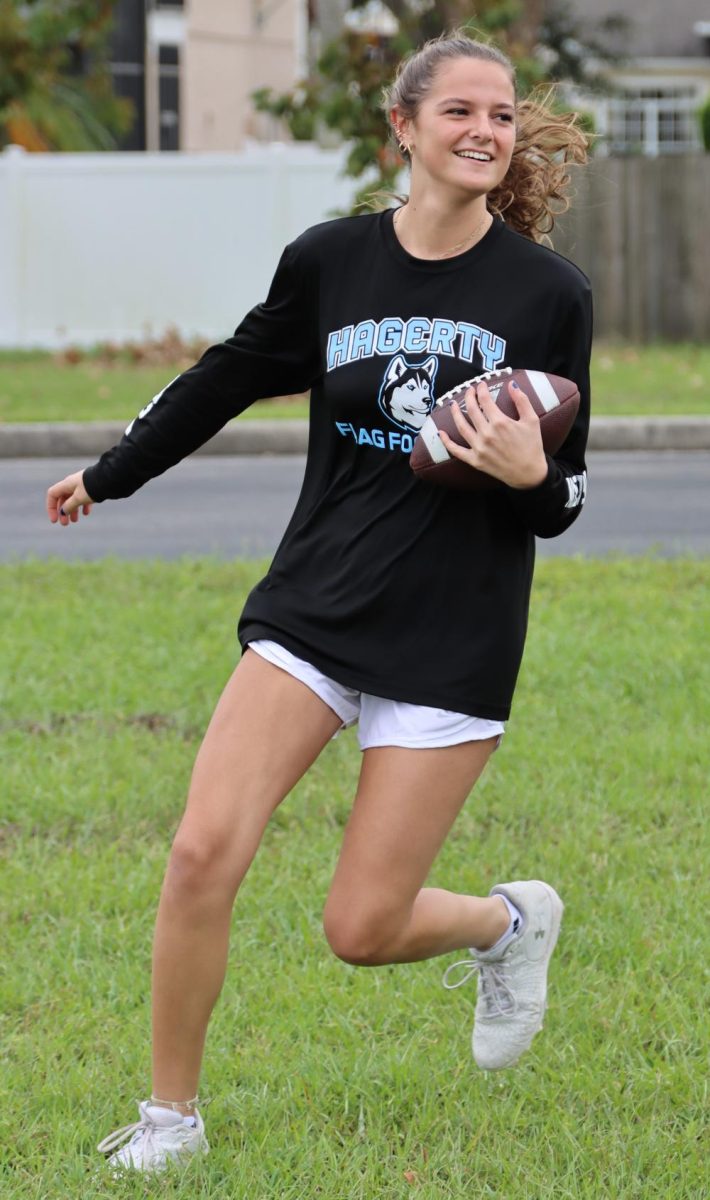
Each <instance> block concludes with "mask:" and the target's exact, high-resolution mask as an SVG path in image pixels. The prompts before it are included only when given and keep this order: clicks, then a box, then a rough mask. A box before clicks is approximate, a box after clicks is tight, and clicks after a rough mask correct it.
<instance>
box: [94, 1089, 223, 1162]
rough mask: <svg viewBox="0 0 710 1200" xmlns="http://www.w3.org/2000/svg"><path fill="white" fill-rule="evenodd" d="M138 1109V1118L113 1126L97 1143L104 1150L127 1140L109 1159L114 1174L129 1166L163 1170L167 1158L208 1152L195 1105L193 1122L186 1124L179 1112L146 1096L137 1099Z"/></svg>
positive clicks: (168, 1159)
mask: <svg viewBox="0 0 710 1200" xmlns="http://www.w3.org/2000/svg"><path fill="white" fill-rule="evenodd" d="M138 1111H139V1112H140V1117H141V1119H140V1121H136V1122H135V1123H134V1124H133V1125H124V1127H123V1128H122V1129H116V1130H115V1131H114V1132H113V1133H111V1134H109V1136H108V1137H107V1138H104V1140H103V1141H102V1142H99V1144H98V1146H97V1150H100V1151H101V1152H102V1153H103V1152H105V1151H108V1150H113V1149H115V1147H116V1146H120V1145H121V1143H122V1142H126V1143H127V1144H126V1145H124V1146H122V1148H121V1149H120V1150H116V1153H115V1154H112V1155H111V1157H110V1158H109V1159H108V1163H107V1166H108V1167H109V1168H110V1171H111V1173H112V1174H113V1175H118V1174H121V1173H122V1172H124V1171H131V1170H133V1171H163V1170H165V1168H166V1167H167V1166H168V1165H169V1164H170V1162H178V1161H183V1160H185V1159H189V1158H190V1157H191V1156H192V1155H193V1154H195V1153H201V1154H207V1152H208V1150H209V1145H208V1144H207V1138H206V1137H205V1125H204V1122H203V1120H202V1117H201V1116H200V1114H199V1112H198V1111H197V1109H195V1119H196V1121H197V1124H196V1125H195V1126H191V1125H186V1124H185V1123H184V1121H183V1118H182V1113H179V1112H173V1111H172V1110H171V1109H168V1108H160V1107H158V1105H156V1104H151V1103H150V1101H149V1100H143V1101H139V1102H138Z"/></svg>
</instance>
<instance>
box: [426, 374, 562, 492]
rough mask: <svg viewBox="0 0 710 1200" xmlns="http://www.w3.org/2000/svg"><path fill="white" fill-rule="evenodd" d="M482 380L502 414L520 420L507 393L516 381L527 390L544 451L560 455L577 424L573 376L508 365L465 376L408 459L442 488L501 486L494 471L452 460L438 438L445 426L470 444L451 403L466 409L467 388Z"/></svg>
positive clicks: (438, 404) (436, 412) (432, 416)
mask: <svg viewBox="0 0 710 1200" xmlns="http://www.w3.org/2000/svg"><path fill="white" fill-rule="evenodd" d="M483 380H485V382H486V383H487V384H488V388H489V391H490V394H491V396H492V398H493V400H494V401H495V403H496V404H497V405H498V407H499V409H500V410H501V412H503V413H505V415H506V416H507V417H511V418H512V419H513V420H514V421H517V420H518V412H517V409H516V407H515V404H514V402H513V400H512V399H511V397H510V394H509V392H508V384H509V383H511V381H515V383H517V385H518V387H519V388H520V389H521V391H523V392H525V395H526V396H527V397H528V400H529V401H530V403H531V404H532V406H533V408H534V409H535V412H536V413H537V416H538V417H539V420H540V433H541V434H542V444H543V447H544V449H545V451H546V452H547V453H548V454H555V453H556V452H557V451H558V450H559V448H560V446H561V445H562V443H563V442H564V440H565V438H566V437H567V434H568V433H569V431H570V429H571V428H572V425H573V424H574V419H575V417H576V416H577V412H578V409H579V389H578V387H577V384H576V383H573V382H572V380H571V379H563V378H562V376H561V375H548V374H547V372H545V371H524V370H514V369H513V368H512V367H503V368H501V370H500V371H487V372H486V373H485V375H477V376H476V377H475V378H474V379H466V380H465V381H464V382H463V383H459V384H457V386H456V387H455V388H452V389H451V391H450V392H447V393H446V394H445V395H444V396H441V397H440V398H439V399H438V400H437V401H436V404H435V406H434V408H433V409H432V411H431V412H430V414H429V416H428V417H427V418H426V420H425V422H424V424H423V426H422V428H421V430H420V431H419V434H418V435H417V438H416V441H415V442H414V448H413V450H412V453H411V455H410V458H409V463H410V466H411V468H412V470H413V471H414V473H415V475H418V476H419V478H420V479H426V480H428V481H429V482H431V483H436V484H439V485H441V486H442V487H449V488H459V489H462V490H465V491H481V490H485V489H488V488H494V487H499V486H501V485H500V483H499V481H498V480H497V479H494V478H493V476H492V475H487V474H486V472H485V471H479V470H478V469H477V468H476V467H469V465H468V464H467V463H464V462H460V461H459V459H457V458H452V457H451V456H450V454H449V452H448V450H446V448H445V446H444V443H443V442H442V440H441V438H440V437H439V430H440V429H443V430H444V431H445V432H446V433H448V435H449V437H450V438H451V440H452V441H454V442H456V443H457V445H459V446H461V445H464V444H465V443H464V442H463V441H462V438H461V434H460V433H459V431H458V428H457V427H456V424H455V422H454V416H453V412H452V405H454V404H458V405H459V407H460V408H461V409H462V410H463V412H464V413H465V412H466V404H465V401H464V396H465V394H466V392H467V391H468V389H469V388H470V387H472V386H474V385H475V384H476V383H480V382H481V381H483ZM474 424H475V422H474Z"/></svg>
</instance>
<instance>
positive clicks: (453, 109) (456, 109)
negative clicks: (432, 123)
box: [446, 108, 468, 116]
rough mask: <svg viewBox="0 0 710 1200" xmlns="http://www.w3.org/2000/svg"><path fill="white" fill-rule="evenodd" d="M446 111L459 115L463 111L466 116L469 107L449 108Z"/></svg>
mask: <svg viewBox="0 0 710 1200" xmlns="http://www.w3.org/2000/svg"><path fill="white" fill-rule="evenodd" d="M446 111H447V113H456V114H457V115H458V113H463V115H464V116H466V114H467V112H468V109H467V108H447V110H446Z"/></svg>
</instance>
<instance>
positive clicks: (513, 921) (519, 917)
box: [490, 892, 523, 950]
mask: <svg viewBox="0 0 710 1200" xmlns="http://www.w3.org/2000/svg"><path fill="white" fill-rule="evenodd" d="M496 895H497V896H500V898H501V900H503V901H504V902H505V905H506V908H507V909H508V912H509V913H510V924H509V925H508V928H507V929H506V931H505V933H503V934H501V936H500V937H499V938H498V941H497V942H494V943H493V945H492V946H491V947H490V949H491V950H501V949H502V948H503V946H507V944H508V942H509V941H511V939H512V938H514V937H515V936H516V934H517V933H518V931H519V930H520V929H522V926H523V914H522V913H521V911H520V909H519V908H516V907H515V905H514V904H512V903H511V901H510V900H509V899H508V897H507V896H504V895H503V894H502V892H496Z"/></svg>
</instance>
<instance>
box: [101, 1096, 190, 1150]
mask: <svg viewBox="0 0 710 1200" xmlns="http://www.w3.org/2000/svg"><path fill="white" fill-rule="evenodd" d="M139 1108H140V1111H141V1114H142V1116H141V1120H140V1121H134V1122H133V1124H132V1125H124V1126H122V1128H121V1129H115V1130H114V1132H113V1133H110V1134H109V1135H108V1137H106V1138H104V1140H103V1141H102V1142H99V1144H98V1146H97V1147H96V1149H97V1150H99V1151H108V1150H115V1149H116V1147H117V1146H120V1145H121V1144H122V1143H124V1142H134V1141H136V1142H137V1141H140V1140H141V1139H143V1143H144V1146H143V1150H144V1153H145V1152H146V1151H147V1152H148V1153H150V1151H151V1150H152V1148H153V1144H154V1142H155V1135H156V1133H158V1132H162V1131H163V1130H164V1129H166V1128H169V1129H170V1131H171V1132H174V1131H175V1130H179V1129H181V1128H182V1126H180V1125H171V1126H164V1125H156V1123H155V1121H153V1120H152V1118H151V1117H150V1116H149V1115H148V1112H147V1105H146V1106H145V1107H144V1105H143V1104H141V1103H139Z"/></svg>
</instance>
